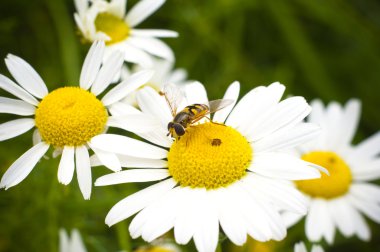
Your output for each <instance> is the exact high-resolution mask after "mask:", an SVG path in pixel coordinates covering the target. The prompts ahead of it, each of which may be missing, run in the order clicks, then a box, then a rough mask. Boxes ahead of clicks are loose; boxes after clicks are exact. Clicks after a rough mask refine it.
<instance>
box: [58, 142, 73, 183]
mask: <svg viewBox="0 0 380 252" xmlns="http://www.w3.org/2000/svg"><path fill="white" fill-rule="evenodd" d="M74 153H75V148H74V147H70V146H65V147H64V148H63V152H62V157H61V161H60V162H59V166H58V181H59V182H60V183H62V184H64V185H68V184H70V182H71V180H72V179H73V175H74V170H75V162H74Z"/></svg>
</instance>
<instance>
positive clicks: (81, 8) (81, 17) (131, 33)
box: [74, 0, 178, 67]
mask: <svg viewBox="0 0 380 252" xmlns="http://www.w3.org/2000/svg"><path fill="white" fill-rule="evenodd" d="M74 2H75V6H76V9H77V13H75V14H74V18H75V22H76V24H77V26H78V28H79V30H80V32H81V34H82V35H83V37H84V38H85V39H86V40H88V41H95V40H104V41H106V44H107V47H106V52H105V58H107V57H108V55H109V54H110V53H111V52H112V51H114V50H121V51H123V52H124V59H125V61H127V62H132V63H137V64H140V65H142V66H144V67H150V66H152V64H153V62H152V57H151V56H150V55H154V56H157V57H160V58H164V59H166V60H169V61H174V55H173V52H172V50H171V49H170V48H169V47H168V46H167V45H166V44H165V43H163V42H162V41H161V40H159V39H157V38H160V37H161V38H165V37H177V36H178V34H177V33H176V32H173V31H168V30H156V29H136V28H135V27H136V26H137V25H139V24H140V23H141V22H142V21H144V20H145V19H146V18H147V17H149V16H150V15H151V14H152V13H153V12H155V11H156V10H157V9H158V8H159V7H161V5H162V4H164V3H165V0H141V1H140V2H138V3H137V4H136V5H135V6H134V7H133V8H132V9H131V10H130V11H129V12H128V13H127V14H126V5H127V1H126V0H111V2H108V1H105V0H92V1H91V0H74Z"/></svg>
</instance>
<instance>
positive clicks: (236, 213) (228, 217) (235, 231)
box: [215, 188, 247, 246]
mask: <svg viewBox="0 0 380 252" xmlns="http://www.w3.org/2000/svg"><path fill="white" fill-rule="evenodd" d="M228 192H229V191H228V190H226V189H224V188H221V189H218V190H215V193H216V197H215V198H216V201H217V208H218V210H219V214H218V218H219V221H220V226H221V227H222V229H223V231H224V233H225V234H226V235H227V237H228V238H229V239H230V240H231V241H232V242H233V243H234V244H236V245H238V246H241V245H243V244H244V243H245V242H246V241H247V230H246V228H245V225H246V223H245V220H244V217H243V216H242V214H241V211H240V209H239V208H237V207H236V205H235V204H234V203H233V202H234V201H235V200H234V195H231V194H228Z"/></svg>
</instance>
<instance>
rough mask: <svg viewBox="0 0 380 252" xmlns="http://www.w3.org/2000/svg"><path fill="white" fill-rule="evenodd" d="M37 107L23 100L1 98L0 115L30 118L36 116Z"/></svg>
mask: <svg viewBox="0 0 380 252" xmlns="http://www.w3.org/2000/svg"><path fill="white" fill-rule="evenodd" d="M35 111H36V107H34V106H33V105H31V104H29V103H26V102H24V101H21V100H16V99H11V98H6V97H0V113H5V114H14V115H22V116H29V115H34V113H35Z"/></svg>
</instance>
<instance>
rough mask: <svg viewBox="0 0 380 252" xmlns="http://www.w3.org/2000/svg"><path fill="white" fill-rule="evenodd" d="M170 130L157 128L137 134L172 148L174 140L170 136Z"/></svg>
mask: <svg viewBox="0 0 380 252" xmlns="http://www.w3.org/2000/svg"><path fill="white" fill-rule="evenodd" d="M167 134H168V131H167V130H165V129H163V128H161V127H160V128H157V129H155V130H154V131H151V132H144V133H137V134H136V135H138V136H140V137H142V138H144V139H146V140H147V141H149V142H151V143H154V144H157V145H159V146H162V147H166V148H170V146H171V145H172V144H173V140H172V139H171V138H170V137H168V135H167Z"/></svg>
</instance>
